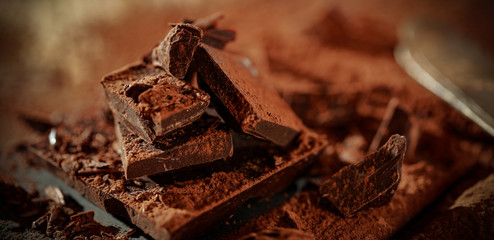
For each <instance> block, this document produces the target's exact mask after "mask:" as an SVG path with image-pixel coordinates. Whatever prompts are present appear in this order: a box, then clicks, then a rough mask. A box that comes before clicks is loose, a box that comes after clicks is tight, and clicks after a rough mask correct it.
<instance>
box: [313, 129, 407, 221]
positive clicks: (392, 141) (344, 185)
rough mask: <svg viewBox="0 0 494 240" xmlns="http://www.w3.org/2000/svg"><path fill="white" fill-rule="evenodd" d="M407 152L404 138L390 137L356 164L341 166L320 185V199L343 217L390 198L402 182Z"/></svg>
mask: <svg viewBox="0 0 494 240" xmlns="http://www.w3.org/2000/svg"><path fill="white" fill-rule="evenodd" d="M405 151H406V139H405V137H403V136H399V135H393V136H391V137H390V138H389V140H388V142H386V144H385V145H384V146H382V147H381V148H379V150H378V151H377V152H375V153H373V154H371V155H369V156H367V157H365V159H364V160H363V161H362V162H360V163H358V164H356V165H349V166H347V167H344V168H343V169H341V170H340V171H338V172H337V173H336V174H334V175H333V176H332V177H331V178H329V179H327V180H326V181H324V182H323V183H322V184H321V187H320V189H319V192H320V194H321V195H322V197H324V198H327V199H329V201H331V203H332V204H333V205H334V206H335V207H336V208H337V209H338V210H339V211H340V213H342V214H343V215H344V216H351V215H353V214H354V213H355V212H356V211H358V210H361V209H363V208H364V207H366V206H369V204H371V203H375V201H376V200H382V199H380V198H381V197H382V198H384V197H388V198H389V199H386V200H390V199H391V198H390V196H392V194H391V192H392V191H394V190H395V189H396V187H397V186H398V184H399V182H400V180H401V166H402V162H403V158H404V157H405Z"/></svg>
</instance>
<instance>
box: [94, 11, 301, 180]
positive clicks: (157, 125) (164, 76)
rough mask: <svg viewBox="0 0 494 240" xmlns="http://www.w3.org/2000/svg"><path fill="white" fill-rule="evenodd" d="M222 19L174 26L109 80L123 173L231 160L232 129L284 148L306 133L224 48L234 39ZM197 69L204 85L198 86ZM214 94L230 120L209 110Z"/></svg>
mask: <svg viewBox="0 0 494 240" xmlns="http://www.w3.org/2000/svg"><path fill="white" fill-rule="evenodd" d="M219 18H220V15H212V16H210V17H207V18H205V19H200V20H197V21H195V22H197V24H195V23H179V24H175V25H174V26H173V27H172V29H171V30H170V31H169V32H168V34H167V36H166V37H165V39H164V40H163V41H162V42H161V43H160V44H159V45H158V46H157V47H156V48H154V49H153V50H152V53H151V54H150V55H149V56H146V57H144V59H143V61H141V62H139V63H137V64H134V65H131V66H128V67H126V68H124V69H123V70H120V71H117V72H115V73H112V74H110V75H108V76H106V77H104V79H103V81H102V84H103V87H104V89H105V93H106V96H107V99H108V104H109V106H110V109H111V110H112V112H113V115H114V116H115V125H116V131H117V138H118V140H119V142H120V145H121V147H122V163H123V167H124V170H125V176H126V178H128V179H130V178H136V177H142V176H145V175H151V174H156V173H160V172H167V171H171V170H176V169H181V168H184V167H190V166H193V165H197V164H203V163H209V162H212V161H214V160H217V159H225V158H228V157H231V156H232V154H233V143H232V136H231V134H230V132H229V128H232V129H234V130H236V131H237V132H240V133H243V134H248V135H250V136H254V137H257V138H259V139H264V140H268V141H271V142H273V143H275V144H278V145H280V146H287V145H288V144H290V143H291V142H292V141H293V140H294V139H295V138H296V137H297V136H298V135H299V134H300V132H301V131H302V129H303V125H302V122H301V120H300V119H299V118H298V117H297V116H296V115H295V113H294V112H293V111H292V110H291V108H290V107H289V106H288V104H287V103H285V102H284V100H283V99H281V97H280V96H279V95H278V93H277V92H275V91H273V90H272V89H270V88H269V87H267V86H265V85H264V84H265V83H263V82H262V79H260V78H259V77H258V76H257V74H256V73H253V72H251V71H250V69H249V67H250V66H248V65H246V64H245V62H246V61H248V59H247V58H245V57H242V56H240V55H236V54H233V53H229V52H226V51H222V50H221V49H219V48H222V47H224V45H225V44H226V42H228V41H230V40H233V39H234V36H235V35H234V32H233V31H230V30H218V29H216V27H215V25H216V22H217V20H218V19H219ZM203 35H204V38H203ZM224 36H226V37H228V36H231V37H230V38H225V37H224ZM221 37H223V38H221ZM203 39H204V41H203V43H201V40H203ZM220 43H221V44H220ZM209 44H211V45H209ZM195 72H197V73H198V76H199V77H198V78H199V79H200V86H201V88H202V89H201V88H198V87H194V86H193V81H194V80H193V78H192V77H190V76H193V75H195ZM211 99H212V101H213V103H214V105H213V106H214V108H215V110H216V111H217V112H218V113H219V114H220V116H221V117H222V118H223V119H224V120H225V121H226V123H227V125H225V124H224V123H222V122H221V120H220V119H219V118H216V117H213V116H209V115H208V114H205V111H206V109H207V108H208V106H210V100H211Z"/></svg>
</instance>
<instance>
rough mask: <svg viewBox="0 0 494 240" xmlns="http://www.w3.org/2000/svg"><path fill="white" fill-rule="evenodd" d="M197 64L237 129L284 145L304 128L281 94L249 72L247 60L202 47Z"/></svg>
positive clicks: (216, 102) (221, 111)
mask: <svg viewBox="0 0 494 240" xmlns="http://www.w3.org/2000/svg"><path fill="white" fill-rule="evenodd" d="M194 61H195V62H194V66H195V67H197V69H198V72H199V75H200V76H201V77H202V80H203V82H204V87H205V88H206V89H205V90H206V91H208V92H209V93H210V94H211V95H212V98H213V101H214V105H215V108H216V110H218V113H219V114H220V115H221V116H222V118H223V119H224V120H225V121H226V122H227V123H228V124H229V125H230V126H231V127H233V128H234V129H236V130H241V131H243V132H245V133H248V134H251V135H253V136H256V137H258V138H261V139H267V140H270V141H272V142H274V143H276V144H278V145H282V146H285V145H287V144H289V143H290V142H291V141H292V140H293V139H294V138H295V137H296V136H297V135H298V134H299V132H300V131H301V129H302V128H303V125H302V122H301V120H300V119H299V118H298V117H297V116H296V115H295V113H294V112H293V111H292V109H291V108H290V106H289V105H288V104H287V103H286V102H285V101H284V100H283V99H282V98H281V97H280V96H279V95H278V93H277V92H276V91H274V90H273V89H271V88H269V87H268V86H266V85H265V84H264V83H263V82H262V79H260V78H259V77H258V76H257V74H258V73H257V72H252V71H250V69H249V65H248V63H249V62H250V61H249V60H248V59H247V58H245V57H242V56H239V55H235V54H232V53H228V52H225V51H221V50H218V49H215V48H212V47H210V46H207V45H204V44H201V45H200V46H199V47H198V48H197V52H196V58H195V60H194Z"/></svg>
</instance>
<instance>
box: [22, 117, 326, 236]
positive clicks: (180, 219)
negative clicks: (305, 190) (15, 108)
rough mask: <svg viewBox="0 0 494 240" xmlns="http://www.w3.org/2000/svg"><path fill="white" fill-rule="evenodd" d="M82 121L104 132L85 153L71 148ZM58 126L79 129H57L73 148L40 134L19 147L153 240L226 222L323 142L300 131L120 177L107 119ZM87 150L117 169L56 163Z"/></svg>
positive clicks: (299, 167) (279, 184) (302, 164)
mask: <svg viewBox="0 0 494 240" xmlns="http://www.w3.org/2000/svg"><path fill="white" fill-rule="evenodd" d="M93 111H94V110H93ZM87 126H91V129H92V130H93V131H95V132H94V133H93V134H92V135H95V134H101V135H103V136H105V137H107V138H108V141H107V142H106V144H105V145H104V146H103V147H101V148H98V149H94V150H92V149H89V151H79V150H78V148H75V147H74V143H73V142H72V139H73V138H74V136H75V134H78V132H79V130H78V129H85V128H87ZM62 128H63V129H68V130H77V131H75V132H73V133H72V134H70V132H67V134H63V135H60V141H61V142H67V149H70V150H71V151H70V152H59V150H58V149H57V148H56V149H55V150H53V149H52V148H50V145H49V143H48V142H47V141H46V139H44V140H42V141H39V142H38V143H37V144H34V145H32V146H29V147H26V148H24V149H27V151H28V152H27V154H28V156H30V157H34V159H32V163H33V164H36V165H40V166H44V167H45V168H47V170H50V171H51V172H52V173H54V174H56V175H57V176H58V177H60V178H62V179H63V180H64V181H65V182H66V183H67V184H68V185H69V186H72V187H74V188H75V189H76V190H77V191H79V192H80V193H81V194H83V195H84V196H85V197H87V198H88V199H89V200H90V201H92V202H93V203H95V204H96V205H97V206H99V207H100V208H102V209H105V210H106V211H107V212H109V213H111V214H115V215H118V216H120V217H123V218H125V219H128V220H130V221H131V222H132V223H133V224H135V225H136V226H138V227H139V228H141V229H142V230H143V231H144V232H145V233H148V234H149V235H151V236H152V237H154V238H158V239H170V238H171V239H191V238H193V237H194V236H197V235H199V234H201V233H203V232H204V231H206V230H207V229H209V228H210V227H212V226H213V225H214V224H217V223H218V222H221V221H224V220H226V219H227V218H228V217H229V216H230V215H231V214H233V213H234V212H235V211H236V210H237V208H238V207H240V206H241V205H242V204H243V203H244V202H245V201H247V200H248V199H251V198H257V197H265V196H269V195H271V194H273V193H275V192H277V191H279V190H281V189H282V188H284V187H286V186H287V185H289V184H290V183H292V181H293V180H294V179H295V178H296V177H297V176H298V175H299V174H301V173H302V172H303V171H304V170H305V169H306V168H307V167H308V166H309V164H310V163H311V162H312V160H311V159H312V158H311V157H312V156H314V155H316V154H318V152H319V151H320V150H321V149H322V148H324V146H325V145H326V144H327V143H326V141H325V138H324V137H322V136H318V135H315V134H300V137H299V138H297V141H295V142H294V145H293V146H290V147H288V148H286V149H284V150H283V151H282V150H279V151H274V150H273V151H267V150H266V149H262V148H259V147H249V148H245V149H235V152H234V155H233V157H232V158H230V159H228V160H226V161H217V162H213V163H211V165H210V166H209V165H208V166H203V167H202V168H201V170H200V171H201V172H200V173H199V174H194V175H188V174H183V171H182V172H176V173H173V172H169V173H165V174H163V175H155V176H152V177H148V178H147V177H146V178H141V179H139V181H138V182H140V183H138V184H137V183H135V181H128V180H127V181H126V180H125V179H124V178H125V177H124V176H123V173H122V174H120V173H118V170H121V169H122V165H121V161H120V156H119V154H118V153H117V152H116V151H113V150H112V149H113V147H112V146H113V141H115V137H114V132H115V129H114V124H113V122H108V121H107V120H106V119H104V118H103V116H100V117H99V118H97V117H92V118H91V119H84V120H83V121H82V120H81V121H79V122H77V123H76V124H71V125H66V124H63V125H62V126H59V127H58V129H62ZM57 132H60V131H57ZM304 133H305V132H304ZM76 156H77V157H76ZM93 156H99V160H100V161H102V162H106V163H108V164H107V165H108V166H109V168H110V169H114V170H115V172H116V173H114V174H105V173H95V174H92V175H80V174H77V173H74V172H73V171H70V169H68V170H65V169H63V168H62V167H60V166H61V165H63V164H64V162H66V161H69V159H73V161H77V162H78V163H79V164H80V165H82V166H81V168H82V169H84V168H85V165H86V164H88V163H89V162H88V161H85V159H87V158H91V157H93ZM274 158H280V159H282V163H281V164H280V165H278V166H276V165H274ZM114 164H117V165H114Z"/></svg>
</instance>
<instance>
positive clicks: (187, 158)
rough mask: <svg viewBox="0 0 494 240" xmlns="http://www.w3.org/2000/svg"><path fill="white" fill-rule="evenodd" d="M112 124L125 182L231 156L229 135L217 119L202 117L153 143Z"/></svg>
mask: <svg viewBox="0 0 494 240" xmlns="http://www.w3.org/2000/svg"><path fill="white" fill-rule="evenodd" d="M115 125H116V132H117V138H118V140H119V142H120V146H121V148H122V154H121V158H122V163H123V168H124V171H125V176H126V178H128V179H130V178H136V177H141V176H144V175H151V174H156V173H161V172H166V171H170V170H175V169H179V168H184V167H189V166H192V165H197V164H201V163H208V162H212V161H214V160H217V159H221V158H227V157H231V156H232V154H233V144H232V136H231V134H230V132H229V130H228V128H227V127H226V125H225V124H223V123H221V122H220V120H219V119H217V118H206V117H203V118H201V119H199V120H197V121H196V122H194V123H192V124H191V125H189V126H187V127H184V128H182V129H180V130H177V131H175V132H174V133H172V134H170V135H168V136H166V137H161V138H158V139H156V141H155V142H154V143H152V144H149V143H146V142H144V141H143V140H142V139H140V138H139V137H138V136H137V135H135V134H133V133H132V132H130V131H129V130H128V129H127V127H125V125H123V124H121V123H120V122H118V121H117V123H116V124H115Z"/></svg>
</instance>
